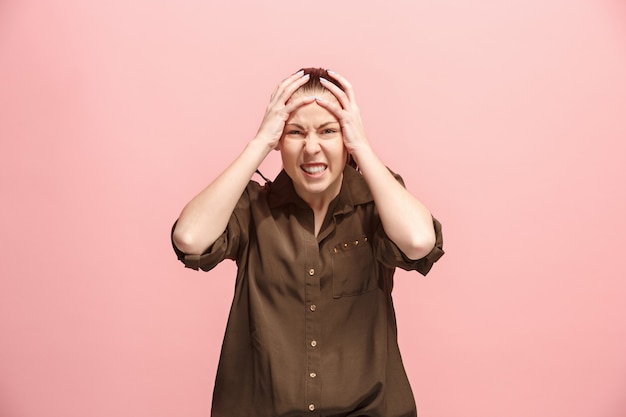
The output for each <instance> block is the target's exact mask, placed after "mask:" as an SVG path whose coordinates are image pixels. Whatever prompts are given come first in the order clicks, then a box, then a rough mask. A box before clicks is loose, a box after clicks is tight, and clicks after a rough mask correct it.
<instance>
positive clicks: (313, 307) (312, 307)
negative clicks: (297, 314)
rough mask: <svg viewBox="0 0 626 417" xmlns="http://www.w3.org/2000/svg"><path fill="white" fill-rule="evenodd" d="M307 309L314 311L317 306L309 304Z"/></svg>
mask: <svg viewBox="0 0 626 417" xmlns="http://www.w3.org/2000/svg"><path fill="white" fill-rule="evenodd" d="M309 309H310V310H311V311H315V310H317V306H316V305H315V304H311V306H310V307H309Z"/></svg>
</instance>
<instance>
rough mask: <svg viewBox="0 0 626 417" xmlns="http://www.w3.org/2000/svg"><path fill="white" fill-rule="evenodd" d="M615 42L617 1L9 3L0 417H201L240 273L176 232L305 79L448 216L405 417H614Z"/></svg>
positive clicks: (620, 290) (617, 267) (625, 87)
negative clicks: (189, 259)
mask: <svg viewBox="0 0 626 417" xmlns="http://www.w3.org/2000/svg"><path fill="white" fill-rule="evenodd" d="M38 3H41V4H38ZM226 4H228V5H226ZM625 51H626V6H624V5H623V3H621V2H620V1H618V0H606V1H604V0H498V1H488V0H482V1H480V0H479V1H476V0H473V1H469V0H465V1H464V0H456V1H451V0H447V1H431V0H420V1H397V2H383V3H380V2H378V3H367V2H363V1H332V2H326V1H318V2H297V1H296V2H294V1H284V0H280V1H271V2H257V1H253V0H238V1H231V2H218V1H193V0H183V1H177V2H166V1H147V0H133V1H122V0H109V1H99V2H95V1H91V2H89V1H78V0H64V1H58V2H37V1H35V0H20V1H19V2H18V1H13V2H11V1H4V2H1V3H0V155H1V158H2V163H1V164H0V190H1V195H2V204H0V212H1V213H0V222H1V224H0V227H1V229H2V231H3V239H2V241H1V242H2V243H1V245H2V252H1V253H2V255H1V256H2V258H1V262H0V416H2V417H42V416H45V417H105V416H106V417H109V416H116V417H126V416H128V417H140V416H150V417H161V416H163V417H165V416H168V417H171V416H177V417H178V416H181V417H182V416H184V417H195V416H197V417H200V416H207V415H208V410H209V407H210V394H211V389H212V384H213V378H214V373H215V368H216V364H217V358H218V353H219V349H220V344H221V338H222V334H223V330H224V325H225V321H226V315H227V311H228V307H229V304H230V297H231V295H232V287H233V273H234V267H233V265H232V264H224V265H222V266H220V267H219V268H218V269H217V270H215V271H214V272H212V273H210V274H203V273H196V272H193V271H190V270H185V269H183V267H182V265H181V264H179V263H178V262H177V261H176V260H175V257H174V255H173V253H172V251H171V249H170V246H169V241H168V238H169V236H168V234H169V228H170V226H171V223H172V222H173V221H174V219H175V218H176V216H177V215H178V212H179V210H180V209H181V208H182V206H183V204H184V203H185V202H186V201H187V200H188V199H189V198H190V197H191V196H192V195H193V194H194V193H195V192H197V191H198V190H199V189H200V188H201V187H202V186H203V185H205V184H206V183H207V182H208V181H209V180H210V179H211V178H213V177H214V176H215V175H216V173H218V172H219V171H220V170H221V169H222V168H224V167H225V165H226V163H227V161H228V160H229V159H231V158H233V157H234V156H235V155H236V154H237V153H238V151H239V150H240V149H241V148H242V147H243V146H244V144H245V143H246V141H247V140H248V139H250V138H251V137H252V136H253V134H254V133H255V132H256V128H257V124H258V123H259V122H260V119H261V116H262V114H263V111H264V109H265V105H266V103H267V100H268V98H269V95H270V93H271V91H272V90H273V88H274V86H275V84H276V83H277V82H278V81H279V80H280V79H281V78H282V77H283V76H285V75H286V74H288V73H290V72H292V71H295V70H296V69H298V68H299V67H301V66H313V65H315V66H326V67H330V68H332V69H335V70H337V71H339V72H341V73H342V74H344V75H345V76H347V77H348V78H349V79H350V80H351V81H352V83H353V85H354V86H355V88H356V91H357V94H358V97H359V99H360V101H359V104H360V106H361V108H362V112H363V115H364V119H365V122H366V128H367V129H368V134H369V137H370V140H371V142H373V143H374V146H375V147H376V148H377V149H378V151H379V152H380V154H381V156H382V157H383V159H384V160H385V161H386V162H387V163H388V165H390V166H391V167H392V168H393V169H394V170H396V171H398V172H400V173H401V174H403V176H404V178H405V180H406V183H407V185H408V187H409V188H410V189H411V190H412V191H413V192H414V193H415V194H416V195H418V196H419V197H420V198H421V199H422V200H423V201H424V202H425V203H426V204H427V205H428V206H429V207H430V208H431V210H432V211H433V212H434V213H435V214H436V215H437V217H439V218H440V219H441V221H442V223H443V224H444V228H445V229H444V230H445V237H446V239H445V240H446V251H447V254H446V256H445V257H444V258H442V260H441V261H440V263H439V264H438V265H436V267H435V268H434V269H433V271H432V273H431V275H429V277H428V278H420V277H419V276H418V275H415V274H407V273H404V272H399V273H398V280H397V286H396V291H395V297H396V307H397V313H398V319H399V326H400V338H401V348H402V349H403V352H404V358H405V364H406V368H407V371H408V373H409V375H410V379H411V382H412V385H413V387H414V390H415V394H416V397H417V400H418V409H419V411H420V416H421V417H459V416H464V417H479V416H480V417H502V416H506V417H522V416H524V417H526V416H540V417H560V416H568V417H589V416H593V417H623V416H624V415H626V355H625V354H624V352H626V302H624V300H626V279H625V278H626V256H625V255H624V253H623V251H624V248H625V247H626V238H625V235H626V233H625V232H626V222H625V220H624V214H623V213H625V212H626V186H625V185H624V183H625V181H626V168H625V167H626V145H625V143H626V76H625V74H626V52H625ZM278 168H279V160H278V155H277V154H275V155H273V156H272V158H271V159H270V160H269V161H268V162H267V163H266V164H265V166H264V171H265V173H266V175H271V176H273V175H274V174H275V173H276V172H277V169H278Z"/></svg>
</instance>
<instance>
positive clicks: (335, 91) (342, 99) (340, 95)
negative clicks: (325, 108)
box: [320, 77, 351, 109]
mask: <svg viewBox="0 0 626 417" xmlns="http://www.w3.org/2000/svg"><path fill="white" fill-rule="evenodd" d="M320 82H321V83H322V85H323V86H324V87H325V88H326V89H327V90H328V91H330V93H331V94H332V95H334V96H335V98H336V99H337V101H338V102H339V103H340V104H341V107H343V108H344V109H349V108H350V107H351V103H350V98H349V97H348V96H347V95H346V93H345V92H344V91H343V90H341V88H339V87H337V86H336V85H335V84H334V83H332V82H330V81H328V80H327V79H325V78H322V77H320Z"/></svg>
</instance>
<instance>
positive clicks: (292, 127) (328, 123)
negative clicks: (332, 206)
mask: <svg viewBox="0 0 626 417" xmlns="http://www.w3.org/2000/svg"><path fill="white" fill-rule="evenodd" d="M296 94H302V93H296ZM314 94H315V95H317V96H318V97H320V98H322V99H323V100H335V101H336V100H337V99H336V98H335V96H334V95H332V93H330V92H329V91H323V92H317V93H314ZM280 153H281V156H282V160H283V167H284V169H285V171H286V172H287V174H288V175H289V177H290V178H291V180H292V181H293V184H294V188H295V190H296V192H297V193H298V195H299V196H300V197H301V198H302V199H303V200H304V201H306V202H307V203H309V204H310V205H319V204H320V203H321V204H328V203H330V201H331V200H332V199H333V198H334V197H335V196H336V195H337V194H338V193H339V190H340V188H341V181H342V179H343V169H344V167H345V165H346V160H347V156H348V155H347V150H346V148H345V146H344V143H343V135H342V133H341V126H340V125H339V122H338V121H337V118H336V117H335V115H333V114H332V113H331V112H329V111H328V110H326V109H325V108H323V107H321V106H320V105H318V104H317V102H315V101H314V102H313V103H310V104H307V105H304V106H302V107H300V108H299V109H297V110H296V111H295V112H293V113H292V114H291V115H290V117H289V119H288V120H287V122H286V124H285V130H284V132H283V137H282V138H281V140H280Z"/></svg>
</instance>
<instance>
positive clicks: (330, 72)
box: [326, 70, 336, 75]
mask: <svg viewBox="0 0 626 417" xmlns="http://www.w3.org/2000/svg"><path fill="white" fill-rule="evenodd" d="M326 72H327V73H329V74H330V75H335V74H336V72H335V71H333V70H326Z"/></svg>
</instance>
